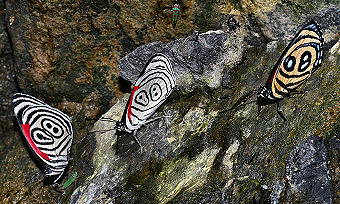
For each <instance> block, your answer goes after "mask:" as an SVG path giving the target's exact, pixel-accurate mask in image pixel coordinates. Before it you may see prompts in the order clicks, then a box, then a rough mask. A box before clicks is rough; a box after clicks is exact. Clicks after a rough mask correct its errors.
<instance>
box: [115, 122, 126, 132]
mask: <svg viewBox="0 0 340 204" xmlns="http://www.w3.org/2000/svg"><path fill="white" fill-rule="evenodd" d="M116 129H117V132H126V127H125V125H124V123H123V122H122V121H117V123H116Z"/></svg>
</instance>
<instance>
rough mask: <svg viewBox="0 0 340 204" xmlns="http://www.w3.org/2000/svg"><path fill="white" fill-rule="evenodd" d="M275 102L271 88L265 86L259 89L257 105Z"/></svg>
mask: <svg viewBox="0 0 340 204" xmlns="http://www.w3.org/2000/svg"><path fill="white" fill-rule="evenodd" d="M270 103H273V98H272V97H271V94H270V90H269V89H268V88H267V87H265V86H263V87H260V88H259V90H258V91H257V105H259V106H263V105H267V104H270Z"/></svg>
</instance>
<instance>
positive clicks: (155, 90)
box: [150, 83, 162, 101]
mask: <svg viewBox="0 0 340 204" xmlns="http://www.w3.org/2000/svg"><path fill="white" fill-rule="evenodd" d="M150 96H151V100H153V101H156V100H158V99H159V98H160V97H161V96H162V89H161V86H160V85H159V84H157V83H155V84H152V86H151V87H150Z"/></svg>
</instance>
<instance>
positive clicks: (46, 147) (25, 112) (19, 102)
mask: <svg viewBox="0 0 340 204" xmlns="http://www.w3.org/2000/svg"><path fill="white" fill-rule="evenodd" d="M12 101H13V106H14V113H15V116H16V118H17V120H18V123H19V126H20V129H21V132H22V133H23V135H24V136H25V139H26V141H27V143H28V145H29V147H30V149H31V151H32V152H33V154H34V155H35V156H36V158H37V159H38V161H39V163H40V164H41V166H42V172H43V174H44V176H45V177H52V176H53V177H56V179H55V180H54V183H55V182H57V181H58V180H59V179H60V177H61V176H62V175H63V172H64V170H65V168H66V166H67V164H68V161H69V158H70V150H71V145H72V140H73V129H72V121H71V118H70V117H69V116H67V115H66V114H64V113H63V112H61V111H60V110H58V109H55V108H52V107H51V106H49V105H47V104H46V103H44V102H42V101H41V100H39V99H37V98H35V97H33V96H30V95H27V94H22V93H16V94H14V95H13V100H12Z"/></svg>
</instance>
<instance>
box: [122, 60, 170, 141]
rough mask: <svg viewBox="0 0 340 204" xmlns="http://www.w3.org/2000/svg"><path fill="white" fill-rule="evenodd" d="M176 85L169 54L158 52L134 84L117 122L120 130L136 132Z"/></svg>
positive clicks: (147, 121) (148, 120)
mask: <svg viewBox="0 0 340 204" xmlns="http://www.w3.org/2000/svg"><path fill="white" fill-rule="evenodd" d="M175 85H176V79H175V75H174V71H173V67H172V64H171V62H170V60H169V59H168V57H167V56H165V55H163V54H160V53H157V54H155V55H154V56H153V57H151V59H150V60H149V62H148V63H147V65H146V67H145V68H144V69H143V71H142V73H141V75H140V76H139V78H138V79H137V81H136V83H135V84H134V86H133V89H132V93H131V95H130V98H129V100H128V102H127V104H126V107H125V110H124V113H123V117H122V119H121V120H120V121H118V122H117V125H116V127H117V130H118V131H119V132H128V133H134V134H133V135H134V138H135V140H136V141H137V143H138V144H139V146H141V145H140V142H139V141H138V139H137V137H136V132H137V130H138V129H139V128H140V127H141V126H142V125H144V124H147V123H150V122H152V121H154V120H155V119H149V118H150V117H151V116H152V114H153V113H155V111H156V110H157V108H158V107H159V106H161V105H162V104H163V103H164V101H165V100H166V99H167V98H168V97H169V95H170V94H171V92H172V91H173V89H174V87H175Z"/></svg>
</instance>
